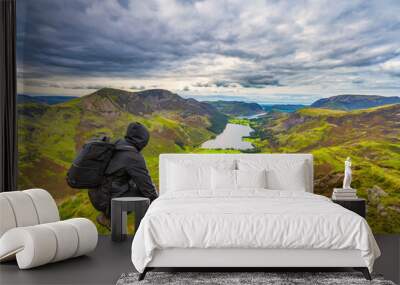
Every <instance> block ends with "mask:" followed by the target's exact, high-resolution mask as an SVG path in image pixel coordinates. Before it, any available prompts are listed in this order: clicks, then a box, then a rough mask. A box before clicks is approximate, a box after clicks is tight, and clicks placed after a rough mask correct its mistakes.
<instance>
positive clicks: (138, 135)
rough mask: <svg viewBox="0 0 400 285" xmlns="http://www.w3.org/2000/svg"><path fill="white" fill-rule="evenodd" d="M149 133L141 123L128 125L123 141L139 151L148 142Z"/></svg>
mask: <svg viewBox="0 0 400 285" xmlns="http://www.w3.org/2000/svg"><path fill="white" fill-rule="evenodd" d="M149 139H150V134H149V131H148V130H147V129H146V127H145V126H143V125H142V124H141V123H137V122H135V123H130V124H129V126H128V129H127V130H126V136H125V140H126V141H127V142H128V143H129V144H131V145H133V146H134V147H136V149H137V150H138V151H141V150H142V149H143V148H144V147H145V146H146V145H147V143H148V142H149Z"/></svg>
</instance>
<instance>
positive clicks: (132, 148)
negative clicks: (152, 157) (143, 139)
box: [115, 145, 137, 152]
mask: <svg viewBox="0 0 400 285" xmlns="http://www.w3.org/2000/svg"><path fill="white" fill-rule="evenodd" d="M115 150H127V151H134V152H137V149H136V147H134V146H130V145H116V146H115Z"/></svg>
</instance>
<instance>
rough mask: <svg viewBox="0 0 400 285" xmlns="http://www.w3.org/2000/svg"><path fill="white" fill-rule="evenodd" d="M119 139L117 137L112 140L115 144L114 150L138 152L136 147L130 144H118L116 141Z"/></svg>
mask: <svg viewBox="0 0 400 285" xmlns="http://www.w3.org/2000/svg"><path fill="white" fill-rule="evenodd" d="M120 141H121V139H118V140H116V141H115V142H114V145H115V148H114V149H115V150H122V151H124V150H126V151H134V152H138V150H137V148H136V147H134V146H132V145H119V144H118V143H119V142H120Z"/></svg>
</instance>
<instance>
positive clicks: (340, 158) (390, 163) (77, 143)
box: [18, 88, 400, 233]
mask: <svg viewBox="0 0 400 285" xmlns="http://www.w3.org/2000/svg"><path fill="white" fill-rule="evenodd" d="M18 115H19V116H18V124H19V128H18V136H19V144H18V147H19V171H20V173H19V174H20V175H19V188H20V189H24V188H30V187H42V188H45V189H47V190H49V191H50V192H51V194H52V195H53V197H55V199H56V200H57V203H58V205H59V208H60V213H61V217H62V218H64V219H65V218H70V217H75V216H84V217H88V218H90V219H92V220H93V221H94V220H95V218H96V216H97V214H98V213H97V212H96V210H94V208H93V207H92V206H91V204H90V202H89V200H88V197H87V193H86V191H84V190H75V189H71V188H69V187H68V185H67V184H66V182H65V174H66V171H67V169H68V168H69V166H70V164H71V162H72V160H73V158H74V157H75V155H76V153H77V151H78V150H79V149H80V148H81V146H82V145H83V144H84V142H85V141H87V140H88V139H90V138H92V137H94V136H100V135H108V136H111V137H112V138H120V137H123V135H124V133H125V129H126V127H127V125H128V124H129V123H130V122H132V121H138V122H141V123H142V124H144V125H145V126H146V127H147V128H148V129H149V131H150V133H151V139H150V143H149V145H148V147H146V148H145V150H144V156H145V159H146V161H147V164H148V167H149V170H150V174H151V176H152V177H153V179H154V182H155V183H156V184H158V156H159V154H160V153H177V152H196V153H209V152H212V153H221V152H223V153H226V152H231V153H237V152H239V151H237V150H205V149H201V148H199V146H200V145H201V144H202V143H203V142H204V141H206V140H209V139H211V138H213V137H215V136H216V135H217V134H218V133H220V132H221V131H222V130H223V129H224V127H225V125H226V123H227V120H228V118H227V116H226V115H224V114H222V113H221V112H220V111H218V110H217V109H216V108H215V107H213V106H211V105H210V104H207V103H204V102H198V101H196V100H193V99H184V98H182V97H180V96H178V95H177V94H173V93H171V92H169V91H166V90H146V91H142V92H136V93H133V92H127V91H122V90H117V89H109V88H105V89H101V90H99V91H97V92H95V93H93V94H90V95H87V96H84V97H81V98H76V99H72V100H70V101H68V102H65V103H61V104H55V105H47V104H41V103H40V102H30V101H29V102H25V103H20V104H18ZM230 122H231V123H237V124H248V125H250V126H251V127H252V128H253V129H254V130H255V131H254V133H253V134H252V137H250V138H246V140H249V141H250V142H252V143H253V145H254V146H255V149H254V150H252V151H253V152H268V153H270V152H289V153H296V152H304V153H313V154H314V158H315V192H316V193H319V194H323V195H326V196H330V195H331V191H332V189H333V188H334V187H340V186H341V183H342V180H343V168H344V166H343V162H344V160H345V158H346V157H347V156H350V157H351V158H352V159H353V165H354V172H353V178H354V180H353V184H352V186H353V187H355V188H357V189H358V194H359V196H361V197H365V198H367V199H368V221H369V223H370V225H371V227H372V229H373V231H374V232H386V233H399V232H400V123H399V122H400V105H399V104H397V105H387V106H383V107H375V108H370V109H365V110H357V111H343V110H329V109H317V108H304V109H301V110H298V111H296V112H294V113H283V112H273V111H271V112H268V114H266V115H265V116H263V117H262V118H259V119H252V120H249V119H238V118H232V117H231V118H230ZM130 219H132V217H131V218H130ZM99 231H100V232H101V233H105V231H104V229H102V228H99Z"/></svg>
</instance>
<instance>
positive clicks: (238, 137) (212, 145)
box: [201, 124, 254, 150]
mask: <svg viewBox="0 0 400 285" xmlns="http://www.w3.org/2000/svg"><path fill="white" fill-rule="evenodd" d="M252 131H254V130H253V129H252V128H250V127H249V126H244V125H239V124H227V125H226V127H225V129H224V131H223V132H222V133H220V134H219V135H218V136H217V137H216V138H215V139H212V140H208V141H206V142H204V143H203V144H202V145H201V147H202V148H208V149H216V148H220V149H228V148H233V149H241V150H245V149H252V148H253V145H252V144H251V143H250V142H246V141H243V137H247V136H249V135H250V133H251V132H252Z"/></svg>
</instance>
